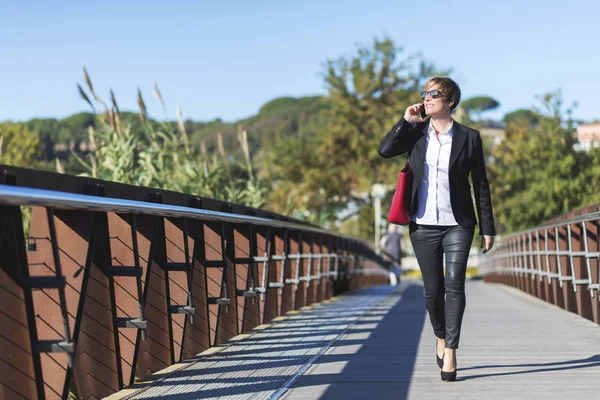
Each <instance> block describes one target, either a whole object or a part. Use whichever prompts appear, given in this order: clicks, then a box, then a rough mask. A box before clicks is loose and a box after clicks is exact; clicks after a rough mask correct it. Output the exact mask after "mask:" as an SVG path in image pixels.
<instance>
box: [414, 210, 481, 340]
mask: <svg viewBox="0 0 600 400" xmlns="http://www.w3.org/2000/svg"><path fill="white" fill-rule="evenodd" d="M473 233H474V229H473V228H470V229H466V228H463V227H462V226H460V225H455V226H431V225H417V224H416V223H414V222H411V224H410V241H411V243H412V246H413V249H414V250H415V256H416V257H417V261H418V263H419V268H421V274H422V275H423V285H424V286H425V306H426V307H427V312H428V313H429V319H430V320H431V325H433V332H434V334H435V336H436V337H438V338H440V339H444V338H445V339H446V348H449V349H458V341H459V339H460V327H461V324H462V318H463V314H464V312H465V304H466V303H465V302H466V298H465V275H466V272H467V259H468V258H469V250H470V249H471V243H472V241H473ZM444 254H446V278H445V279H444V268H443V255H444Z"/></svg>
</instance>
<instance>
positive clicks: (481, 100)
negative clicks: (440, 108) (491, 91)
mask: <svg viewBox="0 0 600 400" xmlns="http://www.w3.org/2000/svg"><path fill="white" fill-rule="evenodd" d="M499 106H500V103H498V101H496V100H495V99H493V98H491V97H488V96H477V97H471V98H469V99H465V100H462V101H461V102H460V105H459V107H461V108H462V109H463V110H464V112H465V113H467V115H469V116H470V115H473V114H474V115H476V116H477V119H478V120H480V119H481V114H483V113H484V112H486V111H491V110H494V109H496V108H498V107H499Z"/></svg>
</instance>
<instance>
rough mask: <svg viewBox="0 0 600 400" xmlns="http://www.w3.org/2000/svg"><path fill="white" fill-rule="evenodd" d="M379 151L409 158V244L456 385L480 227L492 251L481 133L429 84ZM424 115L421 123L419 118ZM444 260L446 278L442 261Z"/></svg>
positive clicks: (446, 376) (448, 87) (449, 86)
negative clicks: (473, 251) (411, 179)
mask: <svg viewBox="0 0 600 400" xmlns="http://www.w3.org/2000/svg"><path fill="white" fill-rule="evenodd" d="M421 97H422V98H423V104H413V105H412V106H410V107H408V108H407V109H406V112H405V113H404V117H403V118H401V119H400V121H399V122H398V123H397V124H396V125H394V127H393V128H392V129H391V130H390V132H389V133H388V134H387V135H386V136H385V138H383V140H382V141H381V144H380V145H379V155H380V156H382V157H384V158H390V157H395V156H397V155H399V154H402V153H406V152H409V153H410V160H411V164H412V170H413V177H414V182H413V190H412V197H411V223H410V227H409V232H410V241H411V243H412V246H413V249H414V251H415V255H416V257H417V261H418V263H419V268H420V269H421V274H422V276H423V285H424V287H425V305H426V307H427V312H428V313H429V319H430V321H431V324H432V326H433V331H434V334H435V336H436V337H437V339H436V350H437V351H436V359H437V362H438V365H439V366H440V367H441V368H442V371H441V377H442V380H444V381H454V380H456V349H458V342H459V339H460V329H461V324H462V318H463V314H464V310H465V274H466V269H467V259H468V257H469V250H470V248H471V243H472V241H473V234H474V231H475V225H477V220H476V219H475V212H474V210H473V200H472V198H471V190H470V189H471V186H470V184H469V175H471V178H472V181H473V192H474V194H475V205H476V209H477V216H478V220H479V233H480V235H481V247H482V248H483V249H484V250H483V252H484V253H486V252H487V251H489V250H490V249H491V248H492V246H493V243H494V235H495V230H494V217H493V213H492V202H491V198H490V189H489V184H488V180H487V176H486V171H485V163H484V156H483V148H482V143H481V136H480V135H479V132H478V131H476V130H474V129H471V128H469V127H466V126H464V125H461V124H459V123H457V122H456V121H454V120H453V119H452V117H451V114H452V110H454V109H455V108H456V106H458V103H459V101H460V88H459V87H458V85H457V84H456V82H454V81H453V80H452V79H450V78H447V77H435V78H431V79H429V80H428V81H427V83H426V84H425V90H424V91H423V93H421ZM423 109H424V113H425V117H423V116H421V111H422V110H423ZM427 116H428V117H429V119H427ZM444 254H445V255H446V276H445V279H444V274H443V265H442V263H443V256H444Z"/></svg>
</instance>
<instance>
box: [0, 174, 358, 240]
mask: <svg viewBox="0 0 600 400" xmlns="http://www.w3.org/2000/svg"><path fill="white" fill-rule="evenodd" d="M0 204H4V205H12V206H42V207H52V208H55V209H62V210H69V209H70V210H73V209H75V210H88V211H109V212H124V213H125V212H128V213H130V212H135V213H138V214H149V215H160V216H165V217H179V218H182V217H188V218H196V219H202V220H208V221H220V222H231V223H236V224H240V223H245V224H248V223H250V224H254V225H262V226H270V227H277V228H286V229H296V230H302V231H311V232H317V233H325V234H328V235H330V236H336V237H344V238H345V237H346V236H344V235H342V234H339V233H337V232H333V231H328V230H325V229H322V228H317V227H314V226H310V225H304V224H298V223H293V222H286V221H278V220H274V219H269V218H261V217H254V216H251V215H240V214H233V213H227V212H222V211H211V210H203V209H197V208H191V207H182V206H175V205H168V204H160V203H150V202H144V201H137V200H125V199H116V198H110V197H99V196H90V195H84V194H74V193H65V192H59V191H55V190H45V189H32V188H26V187H19V186H13V185H5V184H0ZM352 239H353V240H356V241H361V242H363V243H365V242H364V241H363V240H360V239H356V238H352ZM365 244H366V243H365Z"/></svg>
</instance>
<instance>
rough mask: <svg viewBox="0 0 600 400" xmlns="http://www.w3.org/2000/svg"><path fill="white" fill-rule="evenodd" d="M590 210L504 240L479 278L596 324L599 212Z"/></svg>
mask: <svg viewBox="0 0 600 400" xmlns="http://www.w3.org/2000/svg"><path fill="white" fill-rule="evenodd" d="M591 210H598V206H592V207H587V208H586V209H584V210H580V211H579V212H577V213H571V214H569V215H567V216H564V217H563V218H556V219H554V220H552V221H551V222H549V223H547V224H544V225H542V226H539V227H536V228H532V229H528V230H525V231H522V232H518V233H515V234H512V235H510V236H507V237H506V238H503V239H502V240H501V241H500V242H499V243H497V244H496V246H495V247H494V248H493V249H492V251H490V252H489V253H487V254H486V255H484V256H482V257H481V262H480V268H479V269H480V273H481V274H482V275H483V276H484V279H485V281H487V282H494V283H503V284H506V285H510V286H513V287H515V288H518V289H520V290H522V291H524V292H527V293H529V294H531V295H533V296H536V297H538V298H540V299H542V300H545V301H547V302H549V303H552V304H555V305H557V306H559V307H561V308H564V309H565V310H568V311H571V312H574V313H577V314H579V315H581V316H583V317H585V318H587V319H590V320H592V321H594V322H596V323H597V324H600V306H599V304H600V299H599V298H600V296H598V291H599V288H600V285H599V278H598V277H599V276H600V263H599V260H600V212H596V211H595V212H589V211H591ZM586 211H587V213H581V212H586ZM580 213H581V214H580ZM577 214H579V215H577Z"/></svg>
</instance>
